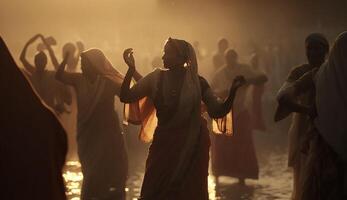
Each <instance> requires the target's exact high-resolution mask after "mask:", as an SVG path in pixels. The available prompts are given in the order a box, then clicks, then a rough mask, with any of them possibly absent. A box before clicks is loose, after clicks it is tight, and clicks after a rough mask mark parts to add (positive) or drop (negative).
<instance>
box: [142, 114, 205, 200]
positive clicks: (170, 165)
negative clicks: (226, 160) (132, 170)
mask: <svg viewBox="0 0 347 200" xmlns="http://www.w3.org/2000/svg"><path fill="white" fill-rule="evenodd" d="M201 120H202V121H201V127H200V133H199V139H198V142H197V143H196V144H195V146H194V151H195V153H194V157H193V158H192V160H191V161H190V163H189V168H188V169H187V171H186V172H185V173H186V174H184V178H183V179H182V182H181V185H171V184H170V183H171V177H172V176H173V172H174V171H175V167H176V166H177V162H179V157H178V156H177V155H179V154H180V152H181V151H182V149H183V147H184V145H185V141H186V140H187V136H188V134H187V129H188V127H187V126H182V127H179V128H177V129H170V130H165V129H160V128H157V129H156V132H155V134H154V138H153V142H152V144H151V146H150V149H149V153H148V158H147V161H146V174H145V177H144V181H143V184H142V190H141V198H140V199H141V200H162V199H172V200H174V199H180V200H191V199H197V200H208V191H207V177H208V173H207V172H208V162H209V146H210V139H209V135H208V133H209V132H208V130H207V128H206V127H207V125H206V121H205V120H204V119H203V118H201Z"/></svg>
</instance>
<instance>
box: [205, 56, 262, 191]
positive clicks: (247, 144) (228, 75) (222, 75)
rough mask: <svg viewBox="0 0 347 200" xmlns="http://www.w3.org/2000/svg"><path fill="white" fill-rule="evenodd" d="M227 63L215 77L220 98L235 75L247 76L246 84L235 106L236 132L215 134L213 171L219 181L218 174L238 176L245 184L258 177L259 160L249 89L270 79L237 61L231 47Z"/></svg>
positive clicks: (215, 88) (213, 86)
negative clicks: (230, 134) (252, 122)
mask: <svg viewBox="0 0 347 200" xmlns="http://www.w3.org/2000/svg"><path fill="white" fill-rule="evenodd" d="M225 60H226V65H225V66H224V67H222V68H220V69H219V70H218V71H217V73H216V74H215V76H214V79H213V80H212V84H211V86H212V89H213V90H214V91H215V92H216V94H217V95H218V96H219V97H221V98H225V97H226V94H227V93H226V91H228V88H227V87H226V86H228V85H229V84H231V82H232V81H233V79H234V78H235V77H236V76H244V77H245V79H246V85H245V86H243V87H241V88H240V89H239V91H238V93H237V95H236V98H235V101H234V105H233V121H234V128H233V129H234V135H233V136H232V137H228V136H224V135H216V136H213V137H212V149H211V152H212V154H211V155H212V173H213V175H214V176H215V177H216V182H217V183H218V177H219V176H229V177H235V178H238V179H239V183H240V184H242V185H243V184H245V179H246V178H251V179H258V173H259V169H258V162H257V158H256V154H255V149H254V144H253V138H252V125H251V124H250V122H251V116H250V113H249V109H248V108H249V102H250V101H251V97H250V96H249V88H250V86H251V85H261V84H264V83H265V82H266V81H267V77H266V75H265V74H264V73H263V72H260V71H256V70H253V69H252V68H251V67H250V66H248V65H245V64H241V63H239V62H238V54H237V53H236V51H235V50H233V49H229V50H227V52H226V54H225Z"/></svg>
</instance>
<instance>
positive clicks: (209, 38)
mask: <svg viewBox="0 0 347 200" xmlns="http://www.w3.org/2000/svg"><path fill="white" fill-rule="evenodd" d="M346 19H347V1H346V0H333V1H324V0H314V1H308V0H306V1H300V0H290V1H284V0H254V1H251V0H73V1H71V0H1V1H0V35H1V36H2V37H3V38H4V39H5V41H6V42H7V44H8V46H9V47H10V49H11V51H12V53H13V54H14V55H15V57H16V59H17V58H18V54H19V53H20V51H21V48H22V47H23V46H24V44H25V42H26V41H27V40H28V39H29V38H30V37H32V36H33V35H34V34H36V33H42V34H44V35H45V36H54V37H55V38H56V40H57V43H58V44H57V46H56V47H55V51H56V53H57V55H58V57H59V58H61V47H62V46H63V44H64V43H66V42H76V41H79V40H81V41H83V42H84V44H85V46H86V48H90V47H98V48H100V49H102V50H103V51H104V52H105V53H106V55H107V56H108V57H109V58H110V60H111V61H112V62H113V63H114V64H115V65H116V66H117V68H120V69H121V70H122V71H123V72H124V70H125V66H124V64H123V62H122V58H121V52H122V51H123V49H124V48H126V47H133V48H134V49H135V54H136V56H137V59H138V62H139V63H144V64H146V63H148V64H149V63H150V60H151V59H152V58H153V57H154V56H156V55H160V54H161V48H162V45H163V43H164V41H165V39H167V38H168V37H170V36H171V37H177V38H182V39H186V40H188V41H190V42H193V41H195V40H197V41H199V42H200V46H201V48H202V49H203V51H204V52H205V54H211V53H213V51H215V48H216V42H217V41H218V39H219V38H221V37H226V38H228V39H229V40H230V41H231V43H232V44H233V46H234V47H235V48H236V49H238V50H239V51H240V52H242V53H243V54H247V53H248V47H249V45H250V44H252V43H257V44H258V45H266V44H276V45H279V46H282V48H284V49H286V52H288V55H287V56H288V57H295V58H294V59H292V60H297V61H296V62H297V63H300V62H301V61H302V60H303V59H304V55H303V40H304V37H305V36H306V35H307V34H308V33H310V32H313V31H319V32H323V33H324V34H326V35H327V36H328V38H329V39H330V40H332V39H333V38H334V37H335V36H336V35H337V33H339V32H341V31H342V30H344V29H346V27H347V26H346V25H347V20H346ZM31 49H32V50H29V52H28V55H33V53H34V52H35V47H33V48H31ZM291 51H295V53H294V52H291ZM292 62H293V63H288V64H286V65H291V64H296V63H294V61H292ZM205 65H206V64H205ZM139 68H140V71H142V72H147V71H148V69H147V68H150V66H140V67H139ZM208 68H209V66H201V68H200V69H201V70H202V71H204V70H208ZM286 68H288V67H287V66H286Z"/></svg>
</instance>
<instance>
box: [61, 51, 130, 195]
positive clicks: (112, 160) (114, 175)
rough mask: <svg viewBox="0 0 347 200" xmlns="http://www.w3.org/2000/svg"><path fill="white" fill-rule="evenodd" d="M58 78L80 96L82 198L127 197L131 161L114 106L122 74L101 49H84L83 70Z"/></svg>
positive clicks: (79, 131)
mask: <svg viewBox="0 0 347 200" xmlns="http://www.w3.org/2000/svg"><path fill="white" fill-rule="evenodd" d="M67 61H68V58H67V56H65V58H64V61H63V62H62V64H61V65H60V67H59V69H58V70H57V73H56V78H57V79H58V80H59V81H61V82H63V83H65V84H68V85H71V86H72V87H73V88H74V89H75V91H76V96H77V145H78V156H79V159H80V162H81V165H82V173H83V185H82V194H81V197H82V199H88V200H89V199H122V200H124V199H125V184H126V179H127V169H128V161H127V155H126V150H125V146H124V140H123V135H122V131H121V127H120V123H119V119H118V115H117V113H116V112H115V110H114V97H115V96H116V95H117V96H118V95H119V93H120V87H121V83H122V81H123V75H122V74H120V73H119V72H118V71H117V70H116V69H114V68H113V66H112V65H111V63H110V62H109V61H108V59H107V58H106V57H105V55H104V54H103V53H102V51H100V50H99V49H89V50H87V51H84V52H82V53H81V69H82V73H69V72H65V71H64V70H65V66H66V62H67Z"/></svg>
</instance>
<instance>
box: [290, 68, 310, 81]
mask: <svg viewBox="0 0 347 200" xmlns="http://www.w3.org/2000/svg"><path fill="white" fill-rule="evenodd" d="M308 71H310V65H308V64H302V65H299V66H295V67H293V68H292V69H291V70H290V72H289V75H288V78H287V80H288V81H294V80H297V79H299V78H300V77H301V76H302V75H304V74H305V73H306V72H308Z"/></svg>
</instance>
